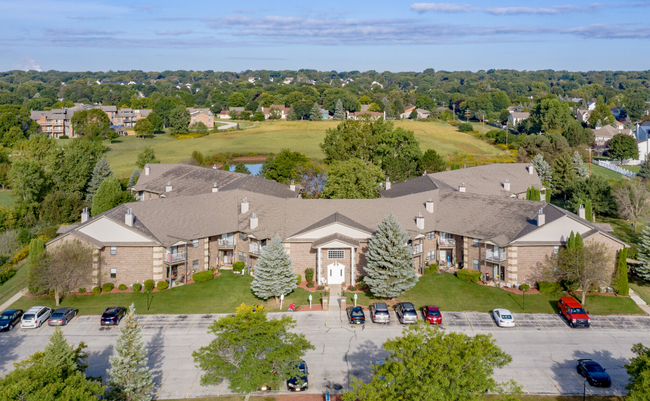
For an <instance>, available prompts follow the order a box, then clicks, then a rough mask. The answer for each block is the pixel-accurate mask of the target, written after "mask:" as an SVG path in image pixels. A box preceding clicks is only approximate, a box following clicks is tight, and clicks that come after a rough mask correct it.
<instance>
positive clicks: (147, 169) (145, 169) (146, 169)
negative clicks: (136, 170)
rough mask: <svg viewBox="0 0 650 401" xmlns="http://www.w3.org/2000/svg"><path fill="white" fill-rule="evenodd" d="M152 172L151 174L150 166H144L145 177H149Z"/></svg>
mask: <svg viewBox="0 0 650 401" xmlns="http://www.w3.org/2000/svg"><path fill="white" fill-rule="evenodd" d="M150 172H151V167H149V165H148V164H145V165H144V175H149V173H150Z"/></svg>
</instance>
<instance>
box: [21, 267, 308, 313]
mask: <svg viewBox="0 0 650 401" xmlns="http://www.w3.org/2000/svg"><path fill="white" fill-rule="evenodd" d="M221 273H222V274H221V275H220V276H219V277H217V278H215V279H213V280H210V281H208V282H205V283H200V284H190V285H186V286H180V287H176V288H172V289H169V290H165V291H161V292H154V293H152V294H151V296H150V300H151V305H150V309H149V310H148V311H147V295H146V294H144V293H132V292H125V293H109V294H100V295H81V296H70V297H67V298H65V299H64V300H63V301H62V302H61V305H62V306H72V307H75V308H78V309H79V313H82V314H101V313H102V312H103V311H104V309H105V308H106V307H108V306H111V305H122V306H129V305H130V304H131V303H135V306H136V309H137V310H138V313H139V314H158V313H160V314H185V313H227V312H234V311H235V309H236V308H237V307H238V306H239V305H241V304H242V303H246V304H248V305H259V304H265V305H267V306H268V307H269V309H270V310H277V309H278V308H279V305H278V304H275V301H269V302H265V301H264V300H261V299H259V298H257V297H256V296H255V295H253V293H252V292H251V290H250V283H251V281H252V280H253V278H252V277H251V276H238V275H235V274H233V273H232V272H231V271H230V270H223V271H222V272H221ZM308 296H309V294H308V293H307V291H305V290H303V289H302V288H297V289H296V290H295V291H294V292H293V293H291V294H289V295H288V296H287V297H286V298H285V300H284V305H283V309H284V310H287V308H288V306H289V304H290V303H291V302H294V303H296V305H308V304H309V299H308ZM314 299H316V297H314ZM319 299H320V298H319ZM35 305H43V306H50V307H54V306H55V302H54V298H53V297H50V296H45V297H22V298H21V299H19V300H18V301H17V302H16V303H14V304H13V305H12V308H20V309H23V310H26V309H28V308H29V307H31V306H35Z"/></svg>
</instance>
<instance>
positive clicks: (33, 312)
mask: <svg viewBox="0 0 650 401" xmlns="http://www.w3.org/2000/svg"><path fill="white" fill-rule="evenodd" d="M51 315H52V309H50V308H48V307H46V306H32V307H31V308H29V310H28V311H27V312H25V314H24V315H23V318H22V319H21V321H20V328H22V329H35V328H37V327H41V325H42V324H43V323H45V322H47V319H49V318H50V316H51Z"/></svg>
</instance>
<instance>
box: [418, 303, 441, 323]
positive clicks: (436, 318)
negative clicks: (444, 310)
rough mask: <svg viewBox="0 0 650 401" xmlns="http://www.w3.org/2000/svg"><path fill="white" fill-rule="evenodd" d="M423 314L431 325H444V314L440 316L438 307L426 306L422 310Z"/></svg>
mask: <svg viewBox="0 0 650 401" xmlns="http://www.w3.org/2000/svg"><path fill="white" fill-rule="evenodd" d="M422 314H423V315H424V319H425V320H426V321H427V322H429V324H441V323H442V314H440V309H439V308H438V307H437V306H425V307H424V308H422Z"/></svg>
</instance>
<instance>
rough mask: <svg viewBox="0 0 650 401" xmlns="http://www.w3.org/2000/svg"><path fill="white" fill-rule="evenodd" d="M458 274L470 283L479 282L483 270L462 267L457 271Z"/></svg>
mask: <svg viewBox="0 0 650 401" xmlns="http://www.w3.org/2000/svg"><path fill="white" fill-rule="evenodd" d="M456 276H457V277H458V278H460V279H462V280H465V281H467V282H469V283H478V280H479V279H480V278H481V272H479V271H477V270H467V269H461V270H458V271H457V272H456Z"/></svg>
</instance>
